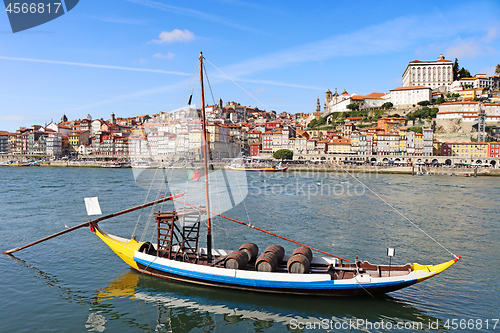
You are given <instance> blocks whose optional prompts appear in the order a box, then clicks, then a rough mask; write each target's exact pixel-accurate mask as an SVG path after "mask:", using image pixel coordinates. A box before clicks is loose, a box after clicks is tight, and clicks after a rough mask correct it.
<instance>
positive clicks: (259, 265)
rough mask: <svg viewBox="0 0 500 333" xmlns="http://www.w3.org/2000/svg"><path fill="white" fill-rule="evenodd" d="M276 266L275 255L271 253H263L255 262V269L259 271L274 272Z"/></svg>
mask: <svg viewBox="0 0 500 333" xmlns="http://www.w3.org/2000/svg"><path fill="white" fill-rule="evenodd" d="M276 267H278V262H277V261H276V257H275V256H274V255H273V254H272V253H263V254H261V255H260V256H259V257H258V258H257V261H256V262H255V269H256V270H258V271H259V272H274V271H276Z"/></svg>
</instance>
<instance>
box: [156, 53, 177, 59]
mask: <svg viewBox="0 0 500 333" xmlns="http://www.w3.org/2000/svg"><path fill="white" fill-rule="evenodd" d="M173 57H175V54H173V53H171V52H168V53H167V54H161V53H156V54H153V58H158V59H172V58H173Z"/></svg>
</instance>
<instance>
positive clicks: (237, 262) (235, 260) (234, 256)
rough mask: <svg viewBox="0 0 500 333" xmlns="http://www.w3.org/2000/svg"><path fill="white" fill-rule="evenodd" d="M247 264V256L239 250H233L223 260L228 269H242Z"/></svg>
mask: <svg viewBox="0 0 500 333" xmlns="http://www.w3.org/2000/svg"><path fill="white" fill-rule="evenodd" d="M247 264H248V260H247V256H246V255H245V254H243V253H241V252H240V251H234V252H232V253H231V254H230V255H228V256H227V257H226V259H225V260H224V267H226V268H230V269H242V268H245V267H246V265H247Z"/></svg>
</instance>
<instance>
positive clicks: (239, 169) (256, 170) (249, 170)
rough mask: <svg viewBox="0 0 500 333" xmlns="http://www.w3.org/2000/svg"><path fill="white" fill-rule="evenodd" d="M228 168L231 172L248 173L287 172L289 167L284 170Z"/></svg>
mask: <svg viewBox="0 0 500 333" xmlns="http://www.w3.org/2000/svg"><path fill="white" fill-rule="evenodd" d="M227 168H228V169H229V170H231V171H246V172H285V171H287V170H288V167H287V166H286V167H284V168H278V169H275V168H267V167H262V168H238V167H234V166H230V165H228V166H227Z"/></svg>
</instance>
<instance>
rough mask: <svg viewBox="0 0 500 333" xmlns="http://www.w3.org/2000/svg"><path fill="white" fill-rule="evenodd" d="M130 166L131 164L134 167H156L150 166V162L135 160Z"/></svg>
mask: <svg viewBox="0 0 500 333" xmlns="http://www.w3.org/2000/svg"><path fill="white" fill-rule="evenodd" d="M131 166H132V168H135V169H156V167H154V166H152V165H151V164H149V163H148V162H146V161H137V162H135V163H133V164H132V165H131Z"/></svg>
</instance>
